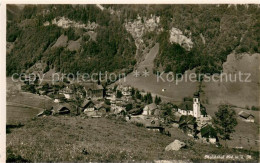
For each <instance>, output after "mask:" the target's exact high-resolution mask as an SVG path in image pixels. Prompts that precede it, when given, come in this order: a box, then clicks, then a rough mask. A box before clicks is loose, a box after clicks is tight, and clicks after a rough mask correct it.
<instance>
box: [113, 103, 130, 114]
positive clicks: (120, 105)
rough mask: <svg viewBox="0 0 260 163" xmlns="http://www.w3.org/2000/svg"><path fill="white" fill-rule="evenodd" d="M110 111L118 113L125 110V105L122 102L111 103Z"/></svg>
mask: <svg viewBox="0 0 260 163" xmlns="http://www.w3.org/2000/svg"><path fill="white" fill-rule="evenodd" d="M111 112H113V113H114V114H119V113H121V112H126V107H125V105H124V104H123V103H112V104H111Z"/></svg>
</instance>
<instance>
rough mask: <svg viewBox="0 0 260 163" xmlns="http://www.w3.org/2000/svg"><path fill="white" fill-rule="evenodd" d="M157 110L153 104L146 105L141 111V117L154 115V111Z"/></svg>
mask: <svg viewBox="0 0 260 163" xmlns="http://www.w3.org/2000/svg"><path fill="white" fill-rule="evenodd" d="M156 109H158V107H157V105H156V104H155V103H151V104H149V105H146V106H145V107H144V109H143V113H142V114H143V115H154V111H155V110H156Z"/></svg>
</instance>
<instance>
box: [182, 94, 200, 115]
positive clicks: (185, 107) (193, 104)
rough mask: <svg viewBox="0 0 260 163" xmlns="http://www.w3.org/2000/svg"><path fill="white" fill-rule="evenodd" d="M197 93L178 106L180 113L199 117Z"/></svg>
mask: <svg viewBox="0 0 260 163" xmlns="http://www.w3.org/2000/svg"><path fill="white" fill-rule="evenodd" d="M200 106H201V105H200V101H199V95H197V94H196V95H194V97H193V100H192V101H184V102H183V103H182V104H181V105H180V106H179V108H178V112H179V113H180V114H181V115H192V116H193V117H195V118H200V117H201V110H200V109H201V108H200Z"/></svg>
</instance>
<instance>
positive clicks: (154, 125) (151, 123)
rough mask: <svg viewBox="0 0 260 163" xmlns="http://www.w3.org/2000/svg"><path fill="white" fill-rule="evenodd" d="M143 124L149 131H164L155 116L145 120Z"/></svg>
mask: <svg viewBox="0 0 260 163" xmlns="http://www.w3.org/2000/svg"><path fill="white" fill-rule="evenodd" d="M144 126H145V127H146V128H147V129H148V130H151V131H157V132H160V133H163V132H164V128H163V127H162V126H161V124H160V121H159V119H156V118H152V119H150V120H146V121H145V125H144Z"/></svg>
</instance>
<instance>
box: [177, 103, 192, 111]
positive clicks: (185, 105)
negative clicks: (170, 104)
mask: <svg viewBox="0 0 260 163" xmlns="http://www.w3.org/2000/svg"><path fill="white" fill-rule="evenodd" d="M192 105H193V102H192V101H184V102H183V103H181V104H180V105H179V108H180V109H181V110H193V106H192Z"/></svg>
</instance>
